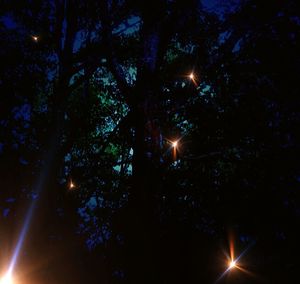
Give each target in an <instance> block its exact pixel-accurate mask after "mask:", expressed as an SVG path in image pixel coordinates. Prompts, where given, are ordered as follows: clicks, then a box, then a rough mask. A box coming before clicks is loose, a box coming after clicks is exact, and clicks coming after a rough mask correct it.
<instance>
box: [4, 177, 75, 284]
mask: <svg viewBox="0 0 300 284" xmlns="http://www.w3.org/2000/svg"><path fill="white" fill-rule="evenodd" d="M69 188H70V189H73V188H75V184H74V183H73V182H72V181H70V185H69ZM0 284H1V283H0Z"/></svg>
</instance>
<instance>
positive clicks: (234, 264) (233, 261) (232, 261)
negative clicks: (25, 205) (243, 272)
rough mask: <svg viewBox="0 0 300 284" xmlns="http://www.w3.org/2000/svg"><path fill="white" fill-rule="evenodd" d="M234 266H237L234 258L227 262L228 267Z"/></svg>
mask: <svg viewBox="0 0 300 284" xmlns="http://www.w3.org/2000/svg"><path fill="white" fill-rule="evenodd" d="M236 267H237V264H236V260H231V261H230V262H229V265H228V268H229V269H233V268H236Z"/></svg>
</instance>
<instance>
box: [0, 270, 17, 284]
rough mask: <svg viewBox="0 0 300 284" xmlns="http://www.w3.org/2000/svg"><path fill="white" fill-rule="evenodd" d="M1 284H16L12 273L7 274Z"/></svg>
mask: <svg viewBox="0 0 300 284" xmlns="http://www.w3.org/2000/svg"><path fill="white" fill-rule="evenodd" d="M0 284H14V281H13V278H12V275H11V273H9V272H7V273H6V274H5V275H4V276H3V277H2V278H1V279H0Z"/></svg>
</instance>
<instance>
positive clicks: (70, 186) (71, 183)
mask: <svg viewBox="0 0 300 284" xmlns="http://www.w3.org/2000/svg"><path fill="white" fill-rule="evenodd" d="M75 187H76V186H75V183H74V182H73V181H72V180H71V181H70V184H69V189H74V188H75Z"/></svg>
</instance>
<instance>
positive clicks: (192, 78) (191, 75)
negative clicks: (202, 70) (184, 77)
mask: <svg viewBox="0 0 300 284" xmlns="http://www.w3.org/2000/svg"><path fill="white" fill-rule="evenodd" d="M189 77H190V79H191V80H194V79H195V75H194V73H193V72H192V73H191V74H190V75H189Z"/></svg>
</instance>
